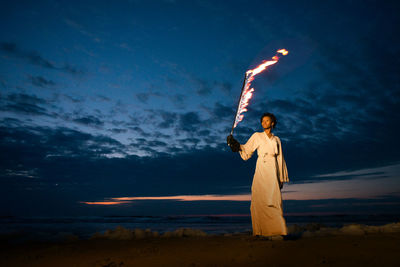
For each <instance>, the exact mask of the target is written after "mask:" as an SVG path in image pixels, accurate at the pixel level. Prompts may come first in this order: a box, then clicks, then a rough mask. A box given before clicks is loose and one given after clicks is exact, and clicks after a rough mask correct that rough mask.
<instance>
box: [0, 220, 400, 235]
mask: <svg viewBox="0 0 400 267" xmlns="http://www.w3.org/2000/svg"><path fill="white" fill-rule="evenodd" d="M285 219H286V223H287V226H288V227H290V226H292V225H295V224H296V225H299V226H306V225H310V224H311V225H320V226H324V227H342V226H344V225H347V224H364V225H376V226H379V225H384V224H388V223H392V222H399V221H400V215H392V214H374V215H341V214H337V215H325V216H320V215H304V216H302V215H296V216H293V215H292V216H285ZM117 226H121V227H124V228H126V229H131V230H133V229H150V230H151V231H157V232H159V233H160V234H162V233H165V232H170V231H174V230H176V229H180V228H191V229H197V230H201V231H203V232H205V233H207V234H234V233H248V234H251V231H252V227H251V217H250V215H236V216H230V215H202V216H80V217H12V216H7V217H0V238H2V239H7V240H9V239H10V238H14V239H15V240H57V239H62V238H63V237H65V236H66V235H71V236H72V235H73V236H76V237H77V238H79V239H88V238H90V237H91V236H92V235H93V234H95V233H100V234H101V233H104V232H106V231H107V230H111V229H115V228H116V227H117Z"/></svg>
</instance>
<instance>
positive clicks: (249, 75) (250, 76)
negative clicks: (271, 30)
mask: <svg viewBox="0 0 400 267" xmlns="http://www.w3.org/2000/svg"><path fill="white" fill-rule="evenodd" d="M279 53H280V54H282V55H283V56H286V55H287V54H288V53H289V51H287V50H286V49H280V50H278V51H276V55H275V56H273V57H272V60H268V61H265V62H263V63H262V64H260V65H258V66H257V67H256V68H254V69H252V70H248V71H246V77H245V80H244V85H243V89H242V90H243V91H242V95H241V97H240V101H239V106H238V110H237V112H236V116H235V123H234V125H233V127H232V131H231V134H232V132H233V128H235V127H236V126H237V125H238V123H239V122H241V121H242V120H243V117H244V115H243V114H242V113H243V112H246V111H247V109H246V107H247V106H248V105H249V100H250V98H251V97H252V96H253V92H254V88H250V86H251V82H252V81H253V80H254V76H256V75H257V74H259V73H261V72H263V71H264V70H266V69H267V67H268V66H271V65H273V64H275V63H277V62H278V60H279V55H278V54H279Z"/></svg>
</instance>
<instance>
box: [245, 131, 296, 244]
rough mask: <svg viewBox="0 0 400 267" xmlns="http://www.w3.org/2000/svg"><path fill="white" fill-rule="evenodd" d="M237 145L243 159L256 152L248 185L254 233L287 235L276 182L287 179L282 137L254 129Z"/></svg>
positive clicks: (287, 180) (279, 191) (280, 197)
mask: <svg viewBox="0 0 400 267" xmlns="http://www.w3.org/2000/svg"><path fill="white" fill-rule="evenodd" d="M240 148H241V151H240V152H239V153H240V156H241V157H242V159H243V160H248V159H249V158H251V156H252V155H253V153H254V151H255V150H257V155H258V159H257V165H256V170H255V173H254V178H253V184H252V186H251V205H250V211H251V221H252V226H253V235H262V236H274V235H287V228H286V222H285V219H284V218H283V211H282V195H281V190H280V188H279V182H278V180H279V181H280V182H289V178H288V173H287V168H286V162H285V159H284V157H283V153H282V144H281V140H280V139H279V137H277V136H275V135H272V136H271V138H269V137H268V135H267V134H266V133H265V132H256V133H254V134H253V135H252V136H251V137H250V139H249V140H248V141H247V143H246V144H245V145H240Z"/></svg>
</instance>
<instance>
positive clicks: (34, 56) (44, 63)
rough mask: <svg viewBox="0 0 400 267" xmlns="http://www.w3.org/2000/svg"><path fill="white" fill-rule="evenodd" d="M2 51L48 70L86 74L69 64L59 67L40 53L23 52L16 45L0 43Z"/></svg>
mask: <svg viewBox="0 0 400 267" xmlns="http://www.w3.org/2000/svg"><path fill="white" fill-rule="evenodd" d="M0 51H3V52H5V53H7V54H8V55H12V56H14V57H17V58H21V59H23V60H25V61H26V62H28V63H30V64H32V65H36V66H40V67H43V68H46V69H52V70H60V71H63V72H66V73H70V74H73V75H80V74H83V73H84V72H83V71H82V70H78V69H77V68H75V67H72V66H70V65H69V64H67V63H65V64H64V66H63V67H57V66H56V65H54V63H52V62H51V61H49V60H47V59H45V58H43V57H42V56H41V55H40V54H39V53H38V52H35V51H24V50H21V49H20V48H19V47H18V46H17V44H16V43H10V42H2V43H0Z"/></svg>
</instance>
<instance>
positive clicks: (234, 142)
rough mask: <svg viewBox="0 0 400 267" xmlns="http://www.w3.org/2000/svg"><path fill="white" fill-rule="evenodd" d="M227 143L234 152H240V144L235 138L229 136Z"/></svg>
mask: <svg viewBox="0 0 400 267" xmlns="http://www.w3.org/2000/svg"><path fill="white" fill-rule="evenodd" d="M226 142H227V144H228V146H229V147H230V148H231V150H232V152H239V151H240V143H239V142H238V141H237V140H236V139H235V138H233V136H232V135H228V137H227V138H226Z"/></svg>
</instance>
